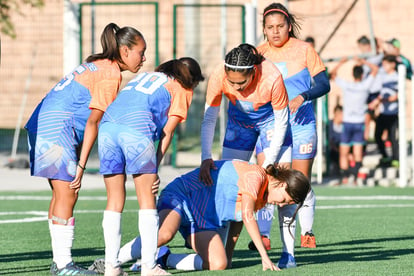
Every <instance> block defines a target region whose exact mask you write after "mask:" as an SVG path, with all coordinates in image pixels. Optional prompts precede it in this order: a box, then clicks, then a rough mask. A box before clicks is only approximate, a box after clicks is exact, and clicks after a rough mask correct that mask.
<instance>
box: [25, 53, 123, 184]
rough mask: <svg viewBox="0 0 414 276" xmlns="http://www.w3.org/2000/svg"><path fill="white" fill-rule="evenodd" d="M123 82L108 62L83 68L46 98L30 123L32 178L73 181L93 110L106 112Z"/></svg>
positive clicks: (57, 86)
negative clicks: (78, 150) (87, 122)
mask: <svg viewBox="0 0 414 276" xmlns="http://www.w3.org/2000/svg"><path fill="white" fill-rule="evenodd" d="M121 80H122V75H121V71H120V69H119V66H118V64H117V63H116V62H114V61H110V60H108V59H103V60H97V61H94V62H90V63H83V64H81V65H79V66H78V67H77V68H76V69H75V70H74V71H73V72H71V73H70V74H68V75H67V76H66V77H65V78H63V79H62V80H61V81H60V82H59V83H58V84H56V85H55V87H53V88H52V89H51V90H50V92H49V93H48V94H47V95H46V96H45V98H44V99H43V100H42V102H41V103H40V104H39V105H38V106H37V107H36V109H35V111H34V112H33V114H32V115H31V117H30V119H29V120H28V122H27V124H26V126H25V128H26V129H27V131H28V134H29V151H30V161H31V172H32V175H37V176H43V177H47V178H55V179H61V180H67V181H70V180H72V179H73V176H74V175H75V173H76V163H77V159H78V156H77V148H78V145H80V144H81V143H82V141H83V135H84V130H85V125H86V121H87V120H88V118H89V115H90V113H91V109H99V110H101V111H105V110H106V108H107V107H108V106H109V104H110V103H111V102H113V100H114V99H115V98H116V96H117V94H118V90H119V86H120V83H121Z"/></svg>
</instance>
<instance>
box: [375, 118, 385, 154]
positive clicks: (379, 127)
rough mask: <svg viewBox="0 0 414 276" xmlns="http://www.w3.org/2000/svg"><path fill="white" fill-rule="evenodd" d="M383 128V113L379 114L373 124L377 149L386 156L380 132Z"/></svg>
mask: <svg viewBox="0 0 414 276" xmlns="http://www.w3.org/2000/svg"><path fill="white" fill-rule="evenodd" d="M384 130H385V127H384V121H383V115H379V116H378V118H377V121H376V124H375V142H376V143H377V147H378V150H379V151H380V153H381V155H382V157H383V158H386V157H387V153H386V151H385V144H384V141H383V140H382V134H383V132H384Z"/></svg>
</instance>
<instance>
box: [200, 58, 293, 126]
mask: <svg viewBox="0 0 414 276" xmlns="http://www.w3.org/2000/svg"><path fill="white" fill-rule="evenodd" d="M255 70H256V73H255V76H254V79H253V80H252V82H251V83H250V84H249V85H248V86H247V87H246V88H245V89H244V90H243V91H237V90H236V89H234V88H233V87H232V86H231V85H230V83H229V82H228V81H227V80H226V72H225V70H224V64H220V65H219V66H217V67H216V68H215V70H214V72H213V73H212V75H211V77H210V79H209V82H208V88H207V95H206V103H207V104H208V105H209V106H220V104H221V100H222V95H223V94H224V95H225V96H226V97H227V98H228V99H229V109H228V115H229V120H230V119H234V120H236V121H238V122H241V123H243V125H245V126H254V125H256V124H257V123H258V122H261V121H263V120H264V119H266V118H268V117H270V116H273V110H281V109H283V108H285V107H286V106H287V105H288V102H289V101H288V97H287V94H286V89H285V86H284V84H283V79H282V75H281V74H280V72H279V70H277V68H276V67H275V66H274V65H273V64H272V63H271V62H269V61H266V60H265V61H263V62H262V63H261V64H259V65H255Z"/></svg>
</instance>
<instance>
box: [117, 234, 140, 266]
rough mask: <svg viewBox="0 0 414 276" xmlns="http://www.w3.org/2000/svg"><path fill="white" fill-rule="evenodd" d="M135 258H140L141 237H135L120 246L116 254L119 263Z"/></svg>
mask: <svg viewBox="0 0 414 276" xmlns="http://www.w3.org/2000/svg"><path fill="white" fill-rule="evenodd" d="M137 259H141V237H136V238H135V239H133V240H132V241H130V242H128V243H127V244H125V245H124V246H122V247H121V250H119V254H118V261H119V262H120V263H121V264H124V263H126V262H129V261H132V260H134V261H136V260H137Z"/></svg>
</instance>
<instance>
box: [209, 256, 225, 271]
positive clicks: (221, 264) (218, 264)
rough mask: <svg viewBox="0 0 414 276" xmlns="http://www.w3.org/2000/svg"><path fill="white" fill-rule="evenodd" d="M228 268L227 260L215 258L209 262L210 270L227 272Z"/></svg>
mask: <svg viewBox="0 0 414 276" xmlns="http://www.w3.org/2000/svg"><path fill="white" fill-rule="evenodd" d="M226 268H227V259H226V258H214V260H210V262H209V268H208V269H209V270H225V269H226Z"/></svg>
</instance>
